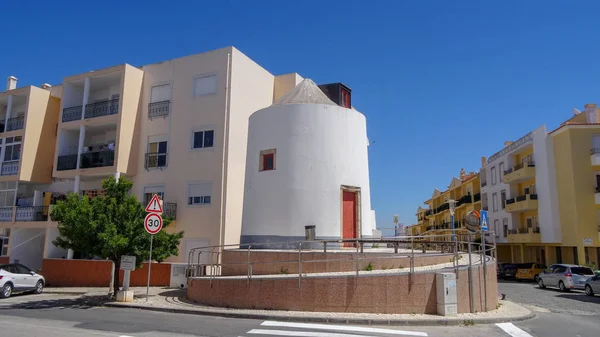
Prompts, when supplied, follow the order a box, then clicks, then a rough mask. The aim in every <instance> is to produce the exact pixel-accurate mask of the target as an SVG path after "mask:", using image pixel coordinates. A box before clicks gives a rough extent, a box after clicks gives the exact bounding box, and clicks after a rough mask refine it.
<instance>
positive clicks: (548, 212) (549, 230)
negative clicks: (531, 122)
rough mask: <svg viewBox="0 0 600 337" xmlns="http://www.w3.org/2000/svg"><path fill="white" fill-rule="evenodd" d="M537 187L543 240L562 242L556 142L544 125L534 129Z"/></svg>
mask: <svg viewBox="0 0 600 337" xmlns="http://www.w3.org/2000/svg"><path fill="white" fill-rule="evenodd" d="M533 159H534V161H535V187H536V192H537V196H538V219H539V223H540V233H541V235H542V242H560V241H561V229H560V216H559V209H558V191H557V189H556V183H555V182H556V166H555V165H554V143H553V141H552V137H549V136H548V132H547V131H546V126H545V125H543V126H541V127H539V128H537V129H535V130H534V131H533Z"/></svg>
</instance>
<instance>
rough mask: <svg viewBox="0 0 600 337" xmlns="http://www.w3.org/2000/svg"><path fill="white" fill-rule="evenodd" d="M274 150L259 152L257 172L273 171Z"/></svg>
mask: <svg viewBox="0 0 600 337" xmlns="http://www.w3.org/2000/svg"><path fill="white" fill-rule="evenodd" d="M276 151H277V150H276V149H270V150H263V151H260V161H259V167H258V170H259V171H272V170H274V169H275V154H276Z"/></svg>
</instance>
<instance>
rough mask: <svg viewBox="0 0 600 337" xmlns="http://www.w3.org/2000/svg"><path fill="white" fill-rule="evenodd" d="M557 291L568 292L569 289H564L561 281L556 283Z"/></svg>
mask: <svg viewBox="0 0 600 337" xmlns="http://www.w3.org/2000/svg"><path fill="white" fill-rule="evenodd" d="M558 289H560V291H565V292H566V291H569V289H567V287H565V284H564V283H563V281H560V282H558Z"/></svg>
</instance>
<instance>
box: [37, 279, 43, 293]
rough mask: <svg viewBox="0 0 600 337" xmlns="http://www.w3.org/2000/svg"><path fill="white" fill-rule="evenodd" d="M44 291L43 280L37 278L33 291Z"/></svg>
mask: <svg viewBox="0 0 600 337" xmlns="http://www.w3.org/2000/svg"><path fill="white" fill-rule="evenodd" d="M42 291H44V281H42V280H39V281H38V282H37V283H36V285H35V293H36V294H41V293H42Z"/></svg>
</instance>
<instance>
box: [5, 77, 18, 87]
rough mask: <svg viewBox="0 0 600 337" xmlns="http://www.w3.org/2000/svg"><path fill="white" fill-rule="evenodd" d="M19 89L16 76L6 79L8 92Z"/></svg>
mask: <svg viewBox="0 0 600 337" xmlns="http://www.w3.org/2000/svg"><path fill="white" fill-rule="evenodd" d="M16 88H17V78H16V77H14V76H8V78H7V79H6V91H8V90H13V89H16Z"/></svg>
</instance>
